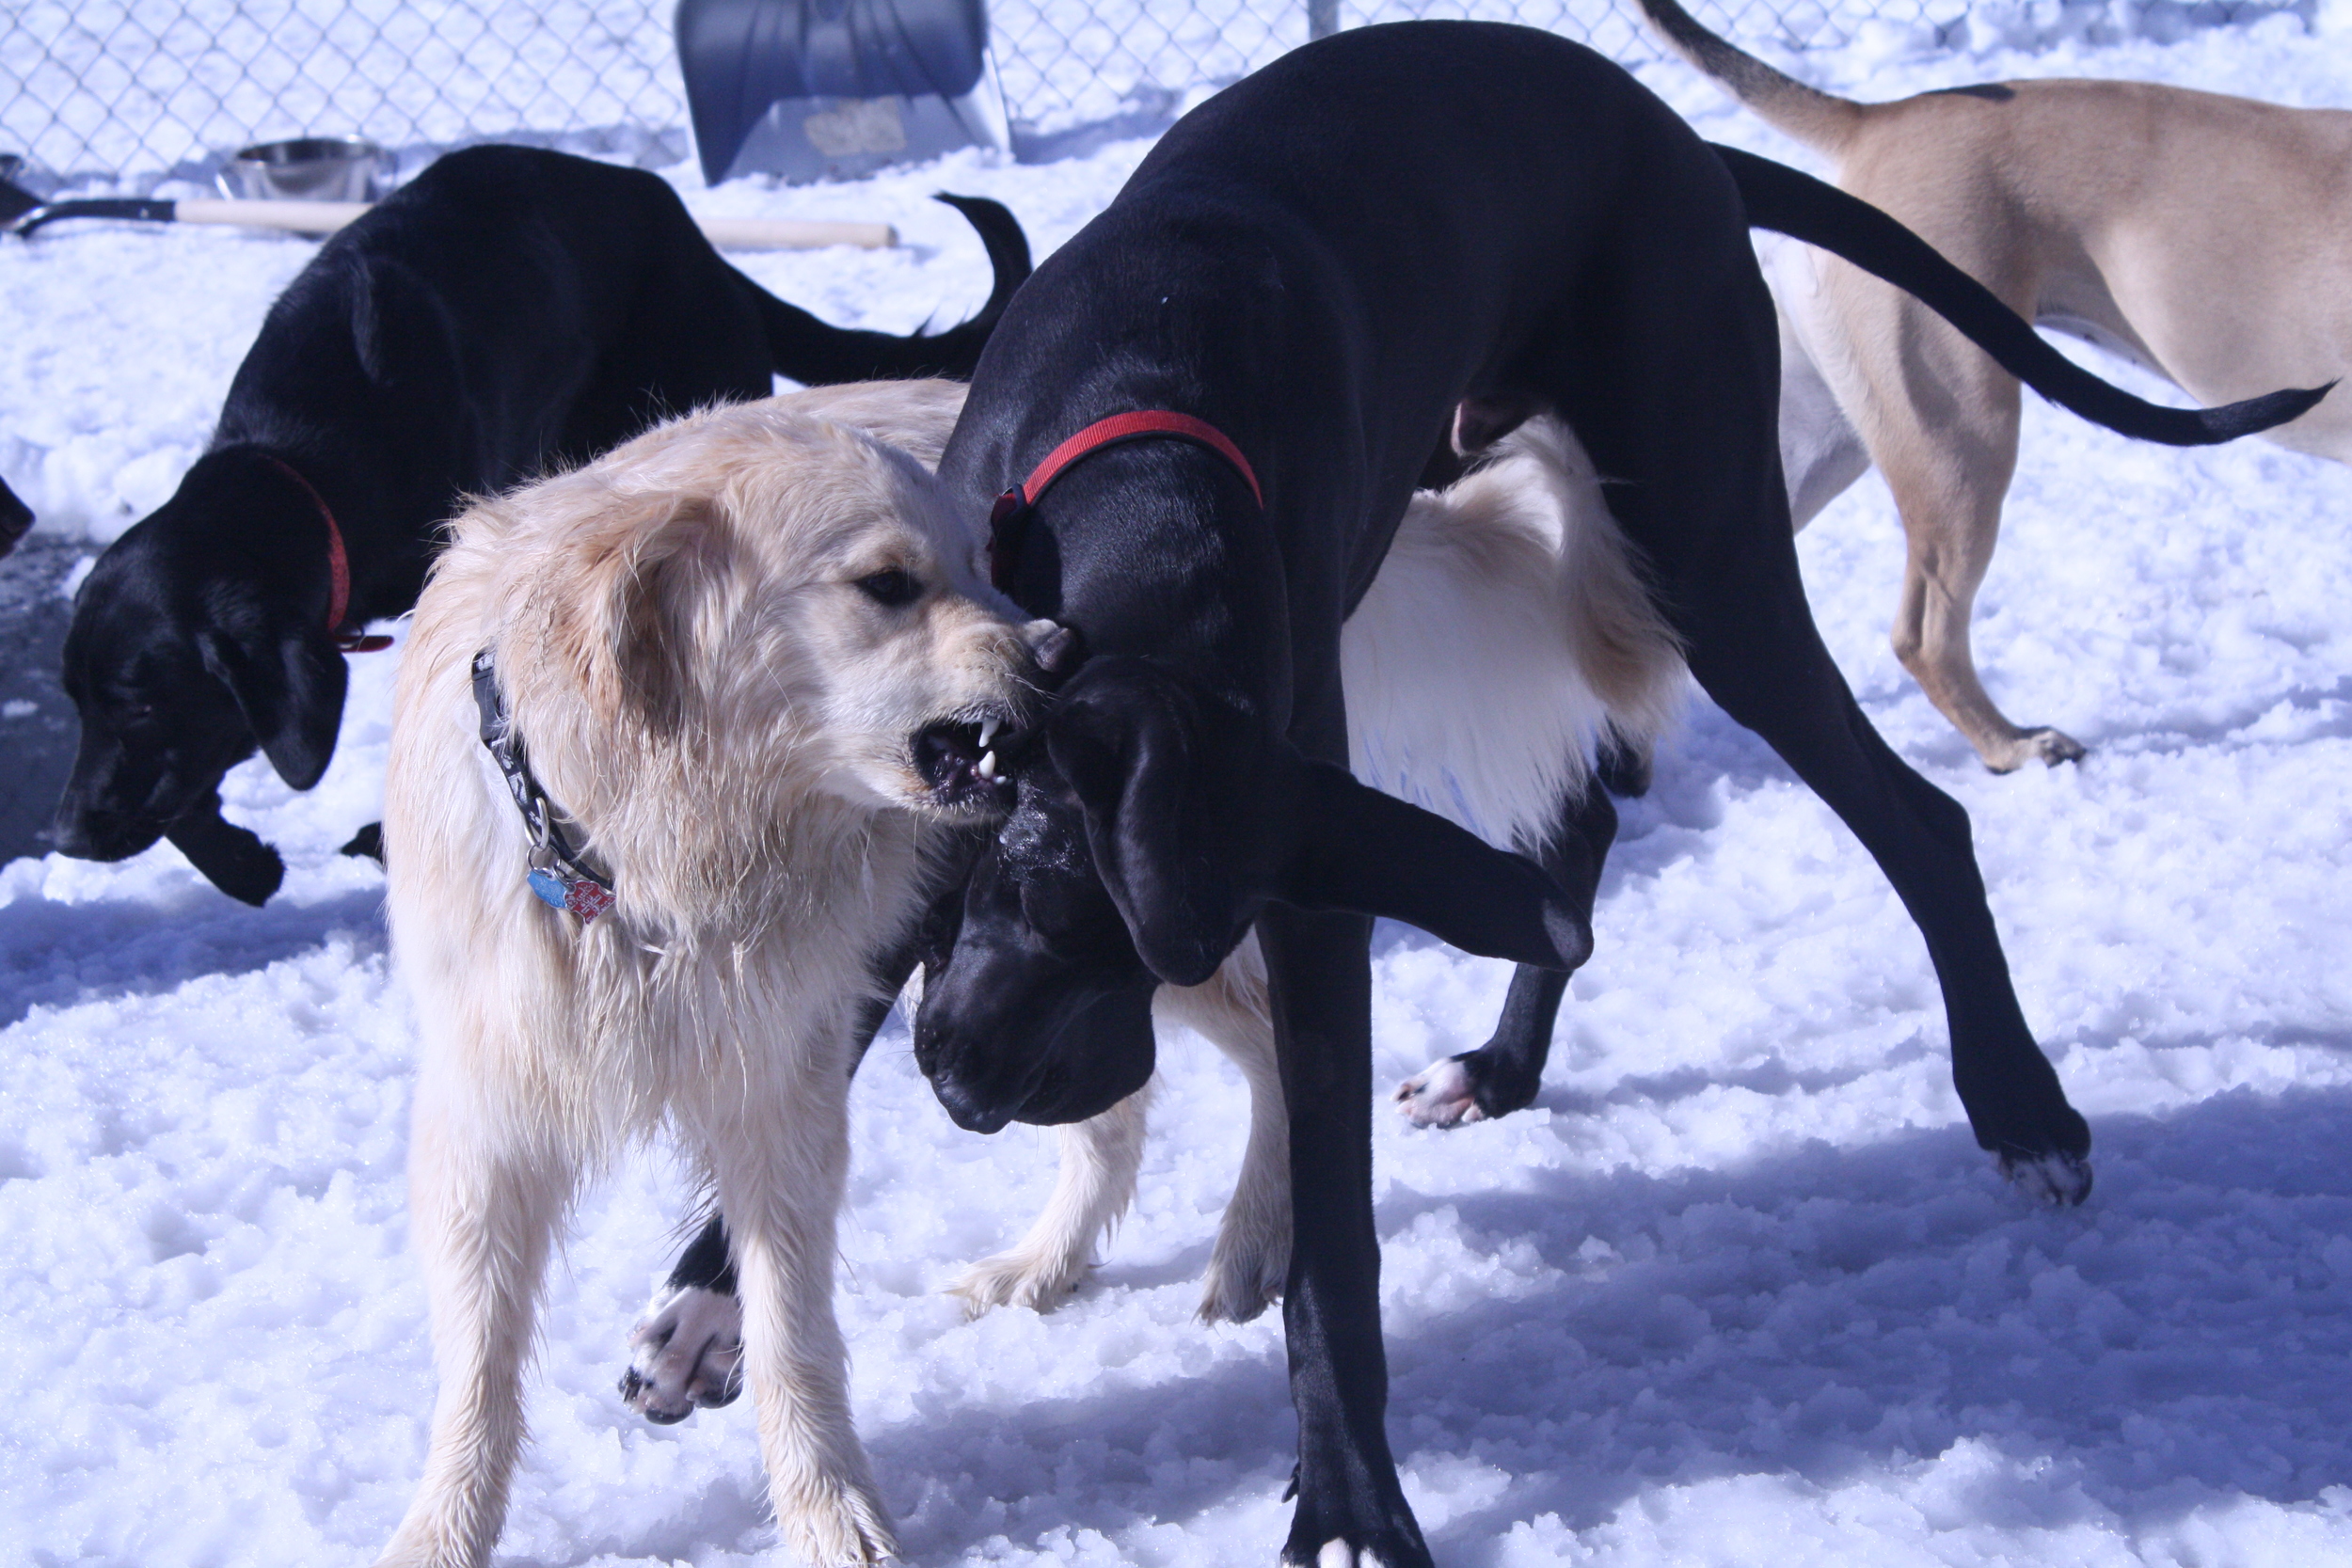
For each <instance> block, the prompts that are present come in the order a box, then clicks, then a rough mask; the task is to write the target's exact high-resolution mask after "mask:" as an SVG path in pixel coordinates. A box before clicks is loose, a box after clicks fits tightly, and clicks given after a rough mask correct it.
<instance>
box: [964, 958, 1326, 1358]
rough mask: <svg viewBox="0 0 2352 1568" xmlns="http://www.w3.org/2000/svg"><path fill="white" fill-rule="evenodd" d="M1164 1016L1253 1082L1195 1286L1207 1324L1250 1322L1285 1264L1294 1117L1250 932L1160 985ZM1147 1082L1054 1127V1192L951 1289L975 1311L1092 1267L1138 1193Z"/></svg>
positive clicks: (1049, 1297)
mask: <svg viewBox="0 0 2352 1568" xmlns="http://www.w3.org/2000/svg"><path fill="white" fill-rule="evenodd" d="M1153 1012H1154V1014H1155V1015H1156V1016H1157V1017H1158V1018H1159V1019H1160V1020H1161V1021H1163V1022H1168V1023H1181V1024H1184V1025H1187V1026H1189V1027H1190V1028H1192V1029H1194V1030H1196V1031H1198V1032H1199V1033H1200V1035H1201V1036H1203V1037H1205V1038H1207V1040H1208V1041H1209V1043H1211V1044H1212V1045H1214V1046H1216V1048H1217V1049H1218V1050H1219V1051H1222V1052H1223V1053H1225V1054H1226V1055H1227V1057H1229V1058H1230V1059H1231V1060H1232V1063H1233V1065H1234V1066H1236V1067H1238V1068H1240V1069H1241V1071H1242V1076H1243V1078H1244V1079H1245V1080H1247V1081H1248V1085H1249V1139H1248V1144H1247V1145H1246V1146H1245V1147H1244V1148H1243V1150H1242V1162H1241V1176H1240V1179H1239V1180H1237V1181H1236V1182H1235V1183H1234V1187H1233V1196H1232V1200H1231V1201H1230V1202H1228V1203H1227V1204H1226V1206H1225V1214H1224V1217H1223V1218H1222V1219H1221V1220H1220V1221H1219V1222H1218V1224H1217V1231H1216V1249H1215V1250H1214V1251H1213V1252H1212V1253H1211V1254H1210V1256H1209V1268H1208V1273H1207V1274H1206V1275H1204V1276H1203V1279H1202V1283H1201V1291H1200V1317H1201V1321H1202V1322H1204V1323H1218V1322H1226V1323H1248V1321H1249V1320H1250V1319H1252V1318H1254V1317H1256V1316H1257V1315H1258V1314H1259V1313H1261V1312H1263V1311H1264V1310H1265V1309H1266V1307H1267V1305H1268V1304H1269V1303H1271V1302H1274V1301H1277V1300H1279V1299H1280V1297H1281V1294H1282V1281H1283V1279H1284V1278H1285V1276H1287V1275H1288V1274H1289V1272H1290V1259H1291V1205H1290V1121H1289V1118H1288V1117H1286V1116H1285V1115H1284V1113H1283V1109H1282V1080H1281V1075H1280V1072H1279V1069H1278V1068H1277V1066H1276V1063H1275V1058H1274V1025H1273V1022H1271V1020H1270V1019H1269V1018H1268V1017H1267V1015H1266V1005H1265V966H1264V962H1263V959H1261V958H1259V956H1258V947H1257V942H1256V941H1255V940H1254V939H1249V940H1245V941H1244V942H1243V943H1242V945H1241V946H1240V947H1239V948H1237V949H1235V950H1234V953H1233V956H1232V958H1228V959H1226V961H1225V965H1224V967H1223V968H1221V969H1219V970H1218V971H1217V973H1216V976H1215V977H1214V978H1212V979H1211V980H1210V981H1209V982H1208V983H1207V984H1206V985H1202V986H1194V987H1189V988H1186V987H1179V986H1163V987H1161V988H1160V990H1159V994H1158V995H1157V996H1156V997H1155V998H1154V999H1153ZM1151 1096H1152V1087H1151V1085H1145V1087H1144V1088H1143V1089H1142V1090H1141V1091H1139V1092H1138V1093H1136V1094H1133V1095H1130V1096H1128V1097H1127V1098H1126V1099H1125V1100H1122V1101H1120V1102H1119V1103H1118V1104H1116V1105H1114V1106H1112V1107H1111V1108H1110V1109H1109V1110H1107V1111H1105V1112H1104V1113H1103V1114H1102V1115H1101V1116H1099V1117H1090V1118H1089V1119H1088V1120H1086V1121H1081V1122H1076V1123H1073V1124H1072V1125H1071V1126H1068V1127H1064V1128H1061V1129H1060V1130H1059V1131H1060V1133H1061V1169H1060V1173H1059V1175H1058V1176H1057V1178H1056V1180H1055V1183H1054V1196H1052V1197H1051V1198H1049V1199H1048V1200H1047V1202H1046V1205H1045V1211H1044V1212H1043V1213H1041V1214H1040V1215H1039V1216H1038V1219H1037V1223H1036V1224H1035V1225H1033V1226H1031V1227H1029V1233H1028V1234H1027V1235H1026V1236H1024V1237H1023V1238H1022V1239H1021V1241H1020V1243H1018V1244H1016V1245H1015V1246H1013V1247H1011V1248H1009V1249H1008V1250H1007V1251H1004V1252H1000V1253H998V1254H996V1255H995V1256H994V1257H993V1258H986V1259H981V1260H980V1261H979V1262H977V1263H975V1264H974V1265H972V1267H971V1269H970V1270H968V1271H967V1272H966V1273H965V1275H964V1276H963V1277H962V1278H961V1280H959V1281H957V1282H956V1284H955V1285H954V1286H953V1287H951V1290H952V1291H953V1293H954V1294H956V1295H960V1296H961V1297H963V1299H964V1300H965V1302H966V1303H968V1304H969V1307H970V1310H971V1312H972V1314H973V1315H974V1316H976V1317H977V1315H978V1314H980V1313H982V1312H985V1311H987V1310H988V1309H989V1308H991V1307H1004V1306H1008V1305H1009V1306H1015V1307H1030V1308H1032V1309H1034V1310H1036V1311H1040V1312H1043V1311H1048V1310H1050V1309H1052V1308H1053V1307H1056V1306H1057V1305H1058V1304H1059V1303H1060V1302H1061V1301H1062V1300H1064V1299H1065V1298H1066V1297H1068V1295H1069V1294H1070V1292H1071V1291H1073V1290H1074V1289H1076V1287H1077V1283H1078V1281H1079V1280H1080V1279H1081V1278H1083V1277H1084V1276H1085V1275H1086V1272H1087V1270H1088V1269H1089V1267H1091V1266H1092V1260H1093V1257H1094V1248H1095V1244H1096V1243H1097V1242H1098V1241H1099V1240H1100V1239H1101V1238H1102V1236H1103V1235H1104V1232H1105V1231H1107V1230H1108V1229H1109V1228H1110V1227H1111V1226H1112V1224H1113V1223H1114V1222H1115V1221H1117V1220H1118V1218H1119V1216H1120V1214H1122V1213H1124V1212H1126V1211H1127V1206H1128V1204H1129V1203H1131V1202H1133V1201H1134V1199H1135V1191H1136V1171H1137V1170H1138V1169H1140V1168H1141V1166H1142V1164H1143V1140H1144V1131H1145V1125H1146V1122H1147V1119H1148V1117H1147V1111H1148V1107H1149V1104H1150V1101H1151Z"/></svg>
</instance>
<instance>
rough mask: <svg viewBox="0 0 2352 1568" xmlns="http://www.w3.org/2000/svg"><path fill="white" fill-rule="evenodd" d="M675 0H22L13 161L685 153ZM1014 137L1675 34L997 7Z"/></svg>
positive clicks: (1905, 21)
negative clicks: (1232, 87) (1366, 66)
mask: <svg viewBox="0 0 2352 1568" xmlns="http://www.w3.org/2000/svg"><path fill="white" fill-rule="evenodd" d="M2311 5H2312V0H1695V3H1694V4H1693V5H1692V10H1693V11H1694V12H1695V13H1696V14H1697V15H1698V16H1699V17H1700V19H1701V20H1702V21H1704V22H1705V23H1707V24H1708V25H1709V26H1712V27H1715V28H1717V29H1718V30H1720V31H1722V32H1724V33H1725V34H1726V35H1727V36H1729V37H1732V38H1735V39H1740V40H1745V41H1749V42H1759V41H1760V42H1766V43H1770V44H1773V45H1776V46H1777V47H1779V48H1781V49H1784V50H1807V49H1821V48H1836V47H1838V46H1841V45H1843V44H1845V43H1847V42H1849V41H1851V40H1852V39H1853V37H1854V36H1855V35H1856V33H1857V32H1858V31H1859V30H1861V29H1862V28H1865V27H1879V28H1895V29H1899V30H1900V31H1901V32H1902V33H1903V34H1905V35H1908V36H1909V38H1910V40H1911V41H1912V42H1913V43H1914V45H1915V46H1921V47H1933V46H1935V45H1936V44H1939V43H1942V42H1946V41H1951V40H1957V39H1963V38H1964V37H1965V36H1966V35H1967V32H1968V29H1969V28H1970V27H1971V26H1972V25H1973V26H1976V27H1978V28H1979V29H1982V28H1984V27H1987V26H1990V27H1992V28H1993V29H1994V32H1995V34H1996V35H1998V36H2004V37H2010V36H2014V35H2017V34H2018V33H2020V32H2021V30H2022V31H2023V32H2026V33H2040V34H2043V35H2053V34H2074V35H2079V34H2082V33H2084V32H2085V31H2087V30H2089V31H2095V30H2097V29H2099V28H2101V27H2108V26H2111V27H2114V28H2117V29H2119V30H2123V31H2149V30H2156V31H2159V32H2160V31H2162V30H2164V28H2165V25H2166V24H2167V21H2168V19H2172V20H2175V21H2177V22H2178V24H2179V25H2181V26H2184V27H2185V26H2187V25H2193V24H2212V23H2215V22H2225V21H2230V20H2234V19H2235V18H2236V17H2237V16H2238V15H2240V14H2242V13H2247V12H2253V13H2258V14H2269V13H2271V12H2274V11H2279V10H2286V11H2289V12H2292V13H2296V14H2302V15H2306V16H2308V14H2309V10H2310V7H2311ZM669 9H670V7H669V5H668V4H667V3H666V0H8V3H6V4H5V5H0V153H7V152H14V153H18V154H21V155H23V156H24V159H25V160H26V163H27V164H28V165H29V166H31V167H32V168H33V169H35V170H37V171H44V172H46V173H47V174H49V175H51V176H52V177H56V178H63V179H67V180H75V181H89V180H99V181H105V182H128V183H135V184H140V183H143V184H147V185H151V184H153V183H154V182H155V181H156V180H158V179H160V178H163V177H166V176H168V175H172V174H179V175H183V176H189V175H199V174H201V173H202V172H203V171H205V170H207V169H209V168H211V167H213V166H217V163H218V160H219V158H220V156H221V155H222V154H223V153H225V152H228V151H231V150H235V149H236V148H239V147H242V146H246V145H247V144H250V143H253V142H256V141H263V140H270V139H275V138H278V137H286V136H297V135H362V136H366V137H368V138H369V139H371V140H373V141H375V142H376V143H378V144H379V145H382V146H385V147H388V148H395V149H406V148H436V147H447V146H451V145H454V144H458V143H463V142H467V141H476V140H482V139H485V138H491V137H516V136H524V137H529V138H532V139H536V140H543V141H548V142H552V143H554V144H556V145H562V146H572V147H578V148H581V149H583V150H600V151H608V152H620V153H624V154H628V155H629V156H632V157H634V158H636V159H637V160H638V161H640V162H643V163H648V164H666V163H670V162H674V161H675V160H676V159H679V158H682V157H684V156H685V155H686V151H687V143H686V132H685V129H684V127H685V125H686V100H685V90H684V86H683V84H682V82H681V81H680V79H679V75H678V65H677V55H676V52H675V49H674V47H673V46H672V42H671V33H670V16H669ZM990 9H991V17H990V21H991V27H992V41H993V48H994V51H995V57H996V61H997V67H998V71H999V73H1000V75H1001V78H1002V81H1003V86H1004V89H1005V97H1006V102H1007V104H1008V106H1009V109H1010V112H1011V115H1012V119H1013V121H1014V126H1015V130H1016V133H1017V134H1022V135H1031V136H1036V135H1051V134H1053V133H1056V132H1058V131H1064V130H1069V129H1071V128H1073V127H1077V126H1082V125H1086V124H1089V123H1096V122H1101V121H1104V120H1107V119H1115V118H1117V117H1119V116H1121V115H1134V114H1141V115H1152V114H1157V113H1165V111H1166V110H1167V109H1168V107H1169V106H1171V105H1172V104H1174V103H1177V102H1178V101H1180V100H1181V98H1182V96H1183V95H1184V93H1185V92H1186V91H1188V90H1190V89H1192V88H1194V87H1200V86H1205V85H1216V84H1220V83H1224V82H1229V81H1232V80H1233V79H1234V78H1236V77H1239V76H1241V75H1243V74H1245V73H1246V72H1248V71H1252V70H1254V69H1256V68H1257V67H1259V66H1261V65H1263V64H1264V63H1265V62H1266V61H1268V60H1270V59H1272V58H1274V57H1275V56H1276V55H1279V54H1281V53H1282V52H1283V51H1284V50H1286V49H1290V48H1293V47H1295V46H1296V45H1297V44H1299V43H1301V42H1304V41H1305V40H1306V39H1307V37H1308V36H1309V32H1310V27H1311V23H1312V24H1320V25H1321V26H1323V27H1329V26H1331V25H1338V26H1356V25H1360V24H1365V23H1371V22H1386V21H1394V20H1400V19H1403V18H1407V17H1438V16H1443V17H1469V18H1478V19H1485V20H1492V21H1515V22H1523V23H1528V24H1533V25H1535V26H1539V27H1546V28H1549V29H1550V30H1552V31H1554V32H1558V33H1562V34H1565V35H1566V36H1567V37H1570V38H1574V39H1579V40H1583V41H1585V42H1588V43H1590V44H1592V45H1593V46H1594V47H1596V48H1597V49H1599V50H1601V51H1602V52H1603V53H1605V54H1608V55H1611V56H1613V57H1614V58H1616V59H1619V60H1622V61H1625V62H1627V63H1629V64H1630V63H1635V62H1638V61H1641V60H1644V59H1648V58H1653V57H1655V56H1656V55H1657V54H1658V53H1659V51H1658V47H1657V45H1656V44H1655V43H1654V42H1653V41H1652V40H1651V39H1650V37H1649V35H1648V34H1647V33H1646V32H1645V30H1644V28H1643V25H1642V24H1641V22H1640V19H1639V17H1638V16H1637V15H1636V13H1635V11H1634V9H1633V8H1632V6H1631V5H1630V3H1629V0H994V3H993V5H992V6H991V8H990Z"/></svg>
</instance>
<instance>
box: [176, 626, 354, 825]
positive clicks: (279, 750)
mask: <svg viewBox="0 0 2352 1568" xmlns="http://www.w3.org/2000/svg"><path fill="white" fill-rule="evenodd" d="M197 645H198V647H199V649H201V650H202V652H203V655H204V668H205V669H206V670H207V671H209V672H211V673H212V676H213V678H214V679H215V680H217V681H219V682H220V683H221V684H222V685H223V686H225V687H227V688H228V689H229V691H230V695H231V696H233V697H235V698H236V699H237V706H238V708H239V709H240V710H242V711H243V712H244V714H245V721H246V724H247V725H249V726H250V727H251V728H252V731H253V736H254V738H255V739H256V740H258V741H260V742H261V745H262V755H264V756H266V757H268V758H269V761H270V766H271V767H272V768H277V769H278V777H279V778H281V779H284V780H285V781H286V783H287V784H291V785H292V786H293V787H294V788H295V789H309V788H310V786H311V785H312V784H317V783H318V782H319V775H320V774H322V773H324V772H326V764H327V762H328V760H329V759H330V758H332V757H333V756H334V754H335V731H336V729H337V728H338V726H340V725H341V724H342V717H343V689H344V687H345V685H346V684H347V682H348V679H349V676H348V673H347V672H346V671H345V670H344V668H343V656H342V652H341V651H340V650H338V649H337V648H336V646H335V644H334V642H333V641H331V640H330V639H328V637H327V636H326V633H325V632H323V631H317V630H310V629H304V630H286V631H282V632H278V633H272V632H267V631H264V632H262V633H261V634H260V635H258V636H257V637H255V638H254V639H252V640H251V641H246V640H244V639H240V638H237V637H234V636H231V635H230V634H229V633H227V632H224V631H219V630H210V631H205V632H202V633H199V636H198V638H197Z"/></svg>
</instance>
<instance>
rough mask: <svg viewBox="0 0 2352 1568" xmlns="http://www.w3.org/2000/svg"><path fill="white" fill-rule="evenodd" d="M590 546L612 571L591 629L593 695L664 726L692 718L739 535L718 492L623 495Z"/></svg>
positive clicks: (598, 596)
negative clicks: (714, 605)
mask: <svg viewBox="0 0 2352 1568" xmlns="http://www.w3.org/2000/svg"><path fill="white" fill-rule="evenodd" d="M611 504H612V510H611V511H609V512H608V513H607V514H606V515H604V516H602V517H600V518H598V519H597V522H596V529H595V535H594V536H593V537H592V538H590V539H589V540H587V541H584V542H583V544H582V546H581V555H582V556H583V558H584V559H583V560H582V562H580V564H581V566H582V569H584V570H586V571H589V572H591V573H593V574H596V576H597V577H598V578H601V579H602V580H601V581H600V582H597V583H596V585H595V589H594V591H593V592H592V593H591V594H584V595H580V596H577V597H575V596H573V595H570V594H564V595H562V596H561V597H562V599H563V600H564V601H566V602H572V603H580V604H585V605H590V606H593V607H594V608H593V613H594V615H595V616H596V618H597V620H598V621H599V623H600V624H598V625H595V626H590V627H588V628H585V629H586V635H587V641H588V642H589V644H590V645H589V646H588V647H587V648H585V649H583V650H582V652H583V653H584V654H585V656H586V657H585V659H584V666H585V670H586V673H587V677H588V689H589V695H590V700H591V701H592V702H593V703H594V704H595V705H596V708H597V710H598V711H599V712H600V713H602V714H604V715H605V716H606V717H608V718H612V717H617V716H618V715H620V714H621V713H622V712H624V711H626V712H629V713H632V714H634V715H635V716H636V717H637V718H638V719H639V720H641V721H643V722H644V723H645V724H646V725H647V726H648V727H649V728H651V729H652V730H654V731H655V732H656V733H666V732H668V731H671V730H675V728H676V727H677V725H678V724H679V723H680V722H681V721H683V720H684V718H685V714H686V705H687V701H688V698H689V695H690V693H691V690H692V689H693V685H694V674H693V671H692V669H691V666H692V665H693V664H694V663H695V661H697V660H698V659H699V658H700V657H701V656H702V654H703V652H704V647H703V645H704V643H705V641H707V628H706V627H704V626H702V622H703V620H704V614H703V611H704V610H705V609H706V608H707V606H708V604H709V603H710V602H711V600H712V598H713V596H714V595H716V594H720V593H721V592H722V590H723V585H724V581H725V578H726V573H727V558H728V556H729V555H730V554H731V551H732V545H731V542H730V541H731V535H730V533H729V531H728V530H727V528H726V526H725V524H724V522H723V519H722V517H721V516H720V509H719V508H718V506H717V505H716V504H715V503H713V502H712V501H711V500H710V499H709V498H707V497H703V496H695V495H684V494H678V493H675V492H668V491H656V492H648V493H646V494H644V495H636V496H628V497H623V498H616V499H614V501H613V502H612V503H611Z"/></svg>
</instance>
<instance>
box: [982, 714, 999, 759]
mask: <svg viewBox="0 0 2352 1568" xmlns="http://www.w3.org/2000/svg"><path fill="white" fill-rule="evenodd" d="M1000 722H1001V721H999V720H995V719H983V720H981V721H980V750H981V751H982V752H986V751H987V750H988V743H989V742H990V741H992V740H993V739H995V738H996V727H997V725H998V724H999V723H1000Z"/></svg>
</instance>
